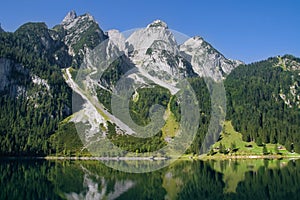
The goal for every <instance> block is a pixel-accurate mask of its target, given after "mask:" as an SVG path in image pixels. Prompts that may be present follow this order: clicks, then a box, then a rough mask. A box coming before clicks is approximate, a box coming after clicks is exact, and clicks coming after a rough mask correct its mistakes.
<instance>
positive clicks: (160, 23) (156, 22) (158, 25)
mask: <svg viewBox="0 0 300 200" xmlns="http://www.w3.org/2000/svg"><path fill="white" fill-rule="evenodd" d="M153 27H155V28H165V29H168V25H167V23H165V22H164V21H162V20H159V19H157V20H154V21H153V22H152V23H151V24H149V25H148V26H147V28H153Z"/></svg>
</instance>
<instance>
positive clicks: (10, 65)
mask: <svg viewBox="0 0 300 200" xmlns="http://www.w3.org/2000/svg"><path fill="white" fill-rule="evenodd" d="M26 80H29V73H28V70H26V69H25V68H24V67H23V66H22V65H20V64H17V63H15V62H14V61H12V60H9V59H5V58H0V92H3V91H4V90H6V91H7V92H9V94H10V95H11V96H19V95H22V94H23V93H24V92H25V82H26Z"/></svg>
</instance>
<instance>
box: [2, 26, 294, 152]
mask: <svg viewBox="0 0 300 200" xmlns="http://www.w3.org/2000/svg"><path fill="white" fill-rule="evenodd" d="M57 30H59V29H58V28H57ZM57 30H54V29H51V30H50V29H48V28H47V26H46V25H45V24H44V23H27V24H24V25H23V26H21V27H20V28H19V29H18V30H17V31H15V32H14V33H8V32H0V59H1V60H2V62H3V63H5V62H9V64H10V66H12V67H11V68H10V69H9V70H7V72H6V73H7V74H5V75H6V76H7V77H9V78H8V80H6V83H5V87H4V88H3V89H2V90H1V91H0V110H1V112H0V155H5V156H10V155H15V156H24V155H26V156H37V155H42V156H44V155H51V154H57V153H59V154H62V155H75V154H76V155H78V152H80V151H81V144H80V140H79V139H78V136H77V134H76V133H75V132H76V131H74V130H75V127H74V124H72V123H69V124H64V123H62V121H63V120H64V119H65V118H66V117H68V116H70V115H71V114H72V107H71V104H72V103H71V101H72V90H71V89H70V88H69V86H68V85H67V84H66V82H65V80H64V78H63V72H62V69H63V68H66V67H69V66H71V64H72V57H71V56H70V55H69V54H68V47H67V46H66V45H65V44H64V43H63V42H61V38H60V37H61V34H63V33H62V32H60V31H57ZM55 38H56V39H55ZM121 61H122V60H120V61H119V62H117V63H113V65H112V67H111V68H109V69H108V70H107V71H106V72H105V73H104V75H105V76H104V77H103V80H101V81H103V82H106V84H108V85H110V84H114V83H116V81H117V80H115V79H118V78H120V77H121V76H122V75H123V74H124V73H125V71H122V70H119V69H118V67H119V66H120V65H122V62H121ZM73 62H74V60H73ZM123 64H124V65H125V64H126V67H125V69H126V70H128V69H130V68H131V66H130V65H128V63H126V62H124V63H123ZM299 65H300V59H299V58H295V57H293V56H290V55H286V56H283V57H273V58H269V59H267V60H265V61H261V62H256V63H252V64H247V65H240V66H238V67H237V68H236V69H234V70H233V71H232V72H231V73H230V74H229V75H228V76H227V77H226V79H225V81H224V85H225V89H226V97H227V115H226V120H228V121H231V122H232V124H233V127H234V128H235V130H236V131H238V132H240V133H242V138H243V140H244V141H247V142H250V141H254V142H256V143H258V144H261V143H272V144H277V143H279V144H282V145H284V146H285V147H286V148H287V150H289V151H291V152H294V151H295V152H298V153H300V135H299V134H300V111H299V107H300V94H299V91H298V90H299V85H300V77H299V70H300V68H299ZM3 66H5V65H3ZM33 79H37V80H39V82H42V84H41V83H40V84H34V83H33V81H32V80H33ZM43 81H44V82H43ZM189 82H190V84H191V86H192V87H193V89H194V91H195V93H196V96H197V98H198V101H199V102H200V103H199V108H198V109H199V113H200V125H199V129H198V133H197V135H196V138H195V140H194V141H193V144H192V146H191V147H190V148H189V149H188V150H187V152H188V153H195V154H199V153H200V152H199V149H200V147H201V144H202V142H203V139H204V137H205V134H206V132H207V128H208V124H209V120H210V100H209V93H208V89H207V87H206V84H205V81H204V79H203V78H200V77H194V78H189ZM138 92H139V97H140V98H139V99H138V101H133V100H132V101H131V102H130V109H131V110H130V113H131V116H132V118H133V120H134V121H135V122H136V123H137V124H139V125H146V124H147V123H149V116H148V115H149V108H150V107H151V105H153V104H157V103H158V104H161V105H162V106H163V107H164V108H165V109H167V108H168V109H169V110H170V112H171V113H172V114H173V115H174V120H173V121H174V124H176V123H178V122H179V121H180V105H179V104H178V102H177V101H176V100H174V99H175V97H174V96H172V95H170V93H169V91H168V90H166V89H164V88H161V87H158V86H155V87H154V89H153V88H152V89H148V90H147V89H141V90H139V91H138ZM97 94H98V95H97V96H98V99H99V101H100V102H101V103H102V104H103V105H104V106H105V107H106V108H107V110H108V111H110V98H111V94H110V91H109V90H104V89H102V88H98V89H97ZM112 126H114V125H112ZM174 126H175V125H174ZM109 134H110V135H109V136H110V137H111V138H113V139H114V142H115V143H116V144H118V146H121V147H124V148H125V149H126V150H130V151H136V150H137V149H138V150H139V151H141V152H145V151H148V150H152V149H156V148H158V147H160V146H163V145H164V141H163V139H162V138H161V137H163V134H164V133H159V134H158V135H156V137H155V138H154V139H153V140H152V141H150V140H145V141H139V142H141V143H138V144H139V145H133V144H131V147H129V146H128V145H127V147H126V145H125V144H126V143H128V141H129V140H131V137H123V136H116V135H115V133H114V131H113V130H112V132H111V133H109ZM70 137H71V138H73V139H72V140H70V139H69V138H70ZM129 143H131V142H129Z"/></svg>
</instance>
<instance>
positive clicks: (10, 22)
mask: <svg viewBox="0 0 300 200" xmlns="http://www.w3.org/2000/svg"><path fill="white" fill-rule="evenodd" d="M70 10H75V11H76V12H77V14H79V15H80V14H83V13H86V12H89V13H90V14H92V15H93V16H94V17H95V18H96V20H97V21H98V23H99V25H100V27H101V28H102V29H103V30H109V29H119V30H121V31H126V30H129V29H133V28H140V27H145V26H146V25H147V24H149V23H150V22H152V21H153V20H155V19H162V20H164V21H165V22H166V23H167V24H168V26H169V27H170V28H171V29H174V30H176V31H179V32H182V33H184V34H186V35H188V36H195V35H200V36H202V37H203V38H204V39H205V40H206V41H208V42H209V43H211V44H212V45H213V46H214V47H215V48H216V49H218V50H219V51H220V52H221V53H223V54H224V55H225V56H226V57H228V58H232V59H239V60H242V61H245V62H247V63H249V62H253V61H258V60H261V59H266V58H268V57H270V56H276V55H283V54H293V55H295V56H297V57H300V1H298V0H252V1H251V0H249V1H246V0H245V1H243V0H210V1H209V0H207V1H202V0H194V1H189V0H186V1H176V0H173V1H168V0H147V1H144V0H130V1H126V0H118V1H114V0H106V1H98V0H93V1H92V0H76V1H70V0H51V1H43V0H27V1H19V0H9V1H3V2H2V3H1V7H0V23H1V24H2V27H3V28H4V29H5V30H7V31H14V30H16V29H17V28H18V27H19V26H20V25H22V24H23V23H25V22H29V21H44V22H46V23H47V25H48V26H49V27H53V26H54V25H56V24H58V23H60V22H61V20H62V19H63V18H64V16H65V15H66V14H67V12H68V11H70Z"/></svg>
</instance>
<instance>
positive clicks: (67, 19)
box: [61, 10, 77, 25]
mask: <svg viewBox="0 0 300 200" xmlns="http://www.w3.org/2000/svg"><path fill="white" fill-rule="evenodd" d="M76 18H77V14H76V12H75V11H74V10H72V11H70V12H69V13H68V14H67V15H66V16H65V18H64V19H63V21H62V22H61V24H62V25H64V24H69V23H71V22H72V21H74V19H76Z"/></svg>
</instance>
